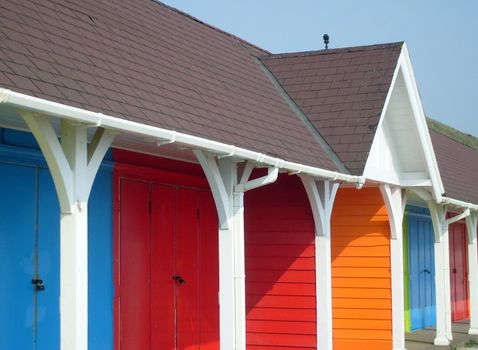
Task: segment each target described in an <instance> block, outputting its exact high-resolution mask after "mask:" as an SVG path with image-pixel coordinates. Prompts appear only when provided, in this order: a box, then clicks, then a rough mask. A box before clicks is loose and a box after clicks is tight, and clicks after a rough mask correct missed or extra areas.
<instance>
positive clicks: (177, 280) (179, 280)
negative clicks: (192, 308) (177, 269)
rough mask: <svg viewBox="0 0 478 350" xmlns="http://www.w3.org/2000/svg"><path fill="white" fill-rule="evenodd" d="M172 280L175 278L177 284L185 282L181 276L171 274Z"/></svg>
mask: <svg viewBox="0 0 478 350" xmlns="http://www.w3.org/2000/svg"><path fill="white" fill-rule="evenodd" d="M173 280H175V281H176V283H178V284H184V283H186V281H185V280H184V278H182V277H181V276H173Z"/></svg>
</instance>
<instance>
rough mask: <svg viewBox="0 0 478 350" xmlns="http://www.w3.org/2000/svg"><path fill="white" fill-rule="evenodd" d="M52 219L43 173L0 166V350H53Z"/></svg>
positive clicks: (53, 205)
mask: <svg viewBox="0 0 478 350" xmlns="http://www.w3.org/2000/svg"><path fill="white" fill-rule="evenodd" d="M58 213H59V209H58V201H57V199H56V196H55V191H54V187H53V182H52V180H51V177H50V175H49V173H48V172H47V171H46V170H44V169H41V168H38V167H33V166H23V165H16V164H13V163H0V276H2V283H1V284H0V310H1V312H0V349H37V350H44V349H45V350H47V349H48V350H50V349H58V348H59V338H60V337H59V305H58V300H59V281H58V277H59V268H58V267H59V261H58V260H59V235H58V231H59V230H58V225H59V214H58Z"/></svg>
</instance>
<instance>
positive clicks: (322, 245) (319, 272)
mask: <svg viewBox="0 0 478 350" xmlns="http://www.w3.org/2000/svg"><path fill="white" fill-rule="evenodd" d="M300 178H301V180H302V184H303V185H304V188H305V191H306V193H307V197H308V199H309V204H310V208H311V209H312V215H313V218H314V223H315V268H316V274H315V276H316V281H315V287H316V300H317V349H319V350H331V349H332V344H333V342H332V262H331V251H330V235H331V232H330V231H331V226H330V219H331V216H332V208H333V205H334V201H335V196H336V194H337V191H338V189H339V184H338V183H334V182H330V181H327V180H321V181H316V180H315V179H314V178H313V177H311V176H309V175H300Z"/></svg>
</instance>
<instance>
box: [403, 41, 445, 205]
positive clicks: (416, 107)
mask: <svg viewBox="0 0 478 350" xmlns="http://www.w3.org/2000/svg"><path fill="white" fill-rule="evenodd" d="M398 61H399V66H400V67H401V68H402V72H403V77H404V79H405V84H406V87H407V91H408V94H409V97H410V102H411V106H412V109H413V112H414V116H415V120H416V122H417V128H418V134H419V136H420V140H421V143H422V145H424V153H425V159H426V162H427V166H428V171H429V173H430V179H431V181H432V184H433V187H432V188H433V192H434V194H435V199H436V200H437V201H438V202H440V201H441V198H442V195H443V193H444V192H445V188H444V186H443V182H442V180H441V176H440V170H439V168H438V162H437V160H436V157H435V151H434V149H433V144H432V140H431V137H430V132H429V130H428V125H427V120H426V117H425V113H424V111H423V106H422V102H421V99H420V94H419V92H418V85H417V82H416V80H415V74H414V72H413V67H412V63H411V60H410V55H409V53H408V48H407V45H406V44H405V43H404V44H403V48H402V52H401V54H400V57H399V59H398Z"/></svg>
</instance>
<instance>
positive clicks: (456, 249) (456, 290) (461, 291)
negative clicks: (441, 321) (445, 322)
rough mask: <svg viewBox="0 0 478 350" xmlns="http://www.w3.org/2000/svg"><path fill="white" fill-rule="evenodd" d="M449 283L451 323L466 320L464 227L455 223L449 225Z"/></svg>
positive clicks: (467, 315)
mask: <svg viewBox="0 0 478 350" xmlns="http://www.w3.org/2000/svg"><path fill="white" fill-rule="evenodd" d="M449 235H450V239H449V241H450V283H451V314H452V320H453V321H461V320H466V319H468V317H469V313H468V268H467V246H466V244H467V242H466V226H465V224H463V223H460V222H457V223H454V224H452V225H450V233H449Z"/></svg>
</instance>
